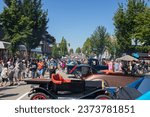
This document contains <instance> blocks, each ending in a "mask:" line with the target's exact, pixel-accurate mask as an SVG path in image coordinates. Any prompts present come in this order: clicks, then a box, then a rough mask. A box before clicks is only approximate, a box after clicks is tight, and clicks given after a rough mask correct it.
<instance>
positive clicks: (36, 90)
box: [28, 87, 58, 99]
mask: <svg viewBox="0 0 150 117" xmlns="http://www.w3.org/2000/svg"><path fill="white" fill-rule="evenodd" d="M38 92H41V93H44V94H46V95H48V96H49V97H51V98H53V99H57V98H58V97H57V96H56V95H54V94H53V93H52V92H51V91H48V90H46V89H45V88H42V87H36V88H33V89H32V90H31V91H30V93H29V94H28V96H30V95H31V94H34V93H38Z"/></svg>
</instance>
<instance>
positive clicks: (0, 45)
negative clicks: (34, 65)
mask: <svg viewBox="0 0 150 117" xmlns="http://www.w3.org/2000/svg"><path fill="white" fill-rule="evenodd" d="M9 45H10V43H9V42H5V41H0V49H7V47H8V46H9Z"/></svg>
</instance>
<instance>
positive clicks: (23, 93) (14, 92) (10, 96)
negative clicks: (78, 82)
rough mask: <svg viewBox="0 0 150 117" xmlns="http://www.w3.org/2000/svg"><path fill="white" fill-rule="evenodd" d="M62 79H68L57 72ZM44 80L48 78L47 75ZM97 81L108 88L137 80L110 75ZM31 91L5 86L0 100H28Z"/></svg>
mask: <svg viewBox="0 0 150 117" xmlns="http://www.w3.org/2000/svg"><path fill="white" fill-rule="evenodd" d="M58 72H59V73H60V74H61V75H62V76H63V77H68V75H66V74H65V73H64V72H61V71H58ZM44 77H45V78H48V77H49V74H48V73H47V74H46V75H45V76H44ZM99 79H105V80H106V81H107V82H108V83H109V86H125V85H126V84H128V83H130V82H133V81H134V80H136V79H137V78H133V77H127V76H111V75H101V76H100V77H99ZM30 90H31V85H29V84H26V83H25V82H23V81H22V82H21V84H20V85H19V86H18V85H16V86H6V87H0V100H29V99H30V97H28V93H29V92H30Z"/></svg>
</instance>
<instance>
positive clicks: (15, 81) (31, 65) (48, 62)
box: [0, 58, 65, 86]
mask: <svg viewBox="0 0 150 117" xmlns="http://www.w3.org/2000/svg"><path fill="white" fill-rule="evenodd" d="M58 67H59V68H60V67H61V68H62V69H64V68H65V62H64V61H61V60H56V59H53V58H49V59H44V58H43V59H30V60H25V59H8V60H7V61H6V62H3V60H2V59H0V86H5V85H7V83H9V85H10V86H11V85H20V81H22V80H23V79H25V78H29V77H31V78H43V77H44V75H45V73H46V72H48V73H49V77H51V75H52V74H53V73H56V69H57V68H58Z"/></svg>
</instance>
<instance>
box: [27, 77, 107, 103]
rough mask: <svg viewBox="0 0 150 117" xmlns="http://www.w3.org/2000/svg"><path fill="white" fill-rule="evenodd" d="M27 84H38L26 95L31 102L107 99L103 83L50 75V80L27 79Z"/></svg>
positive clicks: (102, 81)
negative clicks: (39, 100)
mask: <svg viewBox="0 0 150 117" xmlns="http://www.w3.org/2000/svg"><path fill="white" fill-rule="evenodd" d="M25 82H27V84H38V85H39V86H38V87H35V88H34V87H33V88H32V89H31V91H30V93H29V94H28V96H31V98H30V99H31V100H38V99H41V100H44V99H97V98H99V97H101V99H104V98H105V99H108V98H109V97H108V96H107V91H106V89H105V87H106V86H105V85H106V83H105V81H104V80H99V81H92V80H91V81H90V80H88V81H86V80H83V79H69V78H63V77H62V76H61V75H59V74H52V78H51V80H50V79H27V80H25Z"/></svg>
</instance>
